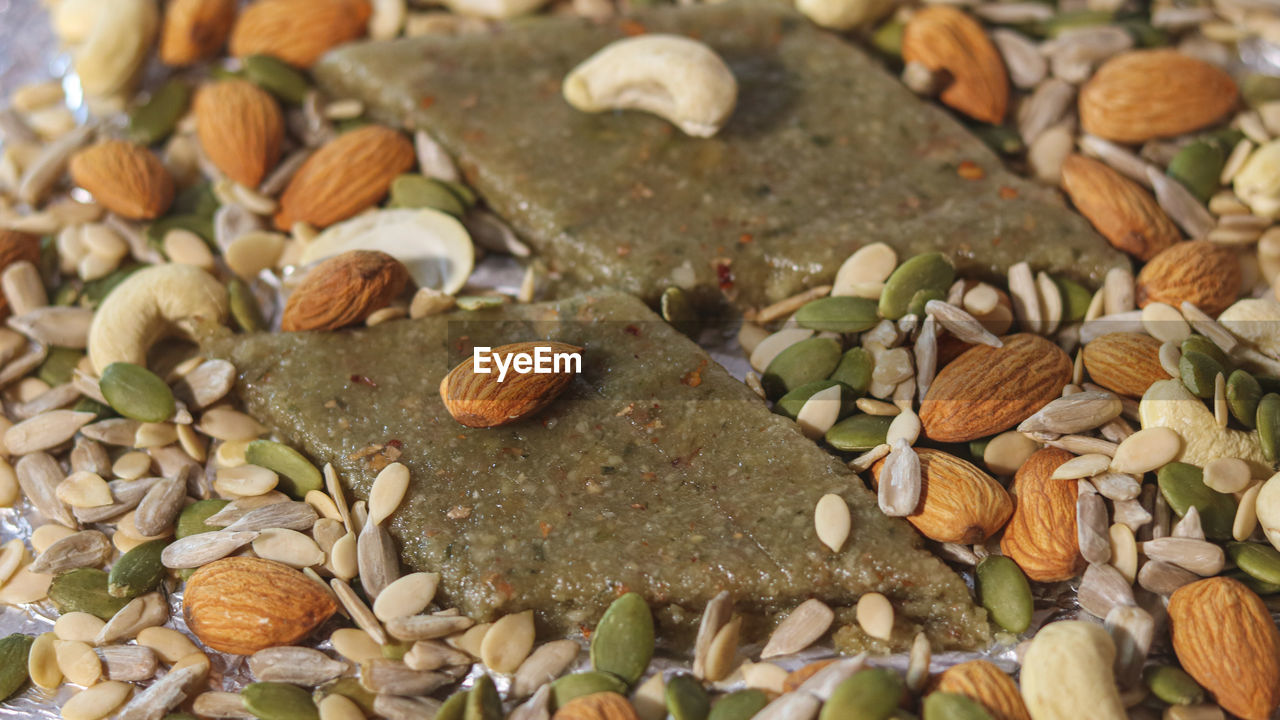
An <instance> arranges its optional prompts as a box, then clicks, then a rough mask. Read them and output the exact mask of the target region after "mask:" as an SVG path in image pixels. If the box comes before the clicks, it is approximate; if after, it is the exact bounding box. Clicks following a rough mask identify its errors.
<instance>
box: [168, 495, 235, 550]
mask: <svg viewBox="0 0 1280 720" xmlns="http://www.w3.org/2000/svg"><path fill="white" fill-rule="evenodd" d="M230 504H231V501H230V500H222V499H220V498H211V499H209V500H197V501H195V502H193V503H191V504H190V505H188V506H186V507H184V508H182V512H181V513H180V514H179V515H178V523H177V526H176V527H175V529H174V533H173V534H174V537H175V538H176V539H178V540H181V539H182V538H184V537H187V536H188V535H199V534H200V533H207V532H213V531H214V530H221V529H222V528H220V527H215V526H213V525H206V524H205V522H204V521H205V520H208V519H209V518H211V517H213V516H214V515H216V514H218V511H220V510H222V509H223V508H225V507H226V506H227V505H230Z"/></svg>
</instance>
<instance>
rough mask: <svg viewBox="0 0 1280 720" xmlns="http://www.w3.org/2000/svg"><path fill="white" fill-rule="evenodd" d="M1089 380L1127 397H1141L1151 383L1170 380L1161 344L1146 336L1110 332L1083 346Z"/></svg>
mask: <svg viewBox="0 0 1280 720" xmlns="http://www.w3.org/2000/svg"><path fill="white" fill-rule="evenodd" d="M1084 369H1085V370H1086V371H1087V372H1088V373H1089V379H1091V380H1093V381H1094V382H1095V383H1097V384H1099V385H1101V386H1102V387H1104V388H1106V389H1108V390H1110V391H1112V392H1115V393H1119V394H1121V395H1124V396H1126V397H1131V398H1140V397H1142V394H1143V393H1145V392H1146V391H1147V388H1149V387H1151V383H1154V382H1156V381H1159V380H1168V379H1169V373H1167V372H1165V369H1164V366H1162V365H1161V364H1160V341H1159V340H1157V339H1155V338H1153V337H1151V336H1150V335H1147V334H1145V333H1132V332H1119V333H1107V334H1106V335H1103V336H1101V337H1098V338H1095V339H1094V340H1093V341H1092V342H1090V343H1089V344H1088V345H1085V346H1084Z"/></svg>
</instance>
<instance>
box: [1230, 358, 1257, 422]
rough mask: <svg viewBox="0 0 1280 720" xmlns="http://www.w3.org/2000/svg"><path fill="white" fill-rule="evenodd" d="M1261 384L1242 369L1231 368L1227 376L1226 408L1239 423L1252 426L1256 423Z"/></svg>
mask: <svg viewBox="0 0 1280 720" xmlns="http://www.w3.org/2000/svg"><path fill="white" fill-rule="evenodd" d="M1261 400H1262V386H1261V385H1259V384H1258V381H1257V380H1255V379H1254V377H1253V376H1252V375H1250V374H1249V373H1247V372H1245V371H1244V370H1233V371H1232V372H1231V376H1230V377H1228V378H1227V409H1229V410H1230V411H1231V417H1233V418H1235V419H1236V420H1237V421H1238V422H1239V423H1240V424H1241V425H1244V426H1245V427H1247V428H1252V427H1254V426H1255V425H1256V424H1257V423H1258V403H1259V402H1260V401H1261Z"/></svg>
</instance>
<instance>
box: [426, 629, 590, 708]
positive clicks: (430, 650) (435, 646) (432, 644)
mask: <svg viewBox="0 0 1280 720" xmlns="http://www.w3.org/2000/svg"><path fill="white" fill-rule="evenodd" d="M557 642H568V643H570V644H572V645H573V656H571V657H570V658H569V660H570V661H571V660H573V658H574V657H577V654H578V644H577V643H576V642H573V641H572V640H568V641H565V640H560V641H557ZM551 644H552V643H548V645H551ZM548 645H543V646H542V647H540V648H538V649H537V650H535V651H534V653H533V655H530V656H529V659H528V660H525V664H527V663H528V662H529V660H532V659H533V657H534V656H535V655H537V654H538V652H539V651H541V650H542V649H543V648H546V647H548ZM401 659H402V660H403V661H404V664H405V665H408V666H409V667H411V668H413V669H414V670H439V669H440V668H442V667H448V666H450V665H470V664H471V656H470V655H468V654H466V653H464V652H462V651H461V650H455V649H453V648H451V647H449V646H448V645H446V644H445V643H443V642H440V641H438V640H419V641H418V642H415V643H414V644H413V647H412V648H410V649H409V652H407V653H405V655H404V657H403V658H401ZM568 662H569V661H566V662H565V664H566V665H568ZM521 667H522V668H523V667H524V665H521ZM557 675H558V674H557ZM516 677H517V681H518V678H519V674H518V673H517V676H516ZM526 694H527V693H526ZM518 697H524V695H520V696H518Z"/></svg>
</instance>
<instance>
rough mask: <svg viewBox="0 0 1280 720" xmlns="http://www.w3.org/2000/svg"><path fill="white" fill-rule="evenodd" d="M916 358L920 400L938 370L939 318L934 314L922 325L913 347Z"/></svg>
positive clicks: (922, 398)
mask: <svg viewBox="0 0 1280 720" xmlns="http://www.w3.org/2000/svg"><path fill="white" fill-rule="evenodd" d="M912 352H913V353H914V354H915V360H916V396H917V398H918V399H919V400H920V401H923V400H924V396H925V395H926V394H927V393H928V392H929V386H930V385H932V384H933V378H934V376H935V375H936V374H937V372H938V320H937V318H935V317H933V316H932V315H930V316H928V317H926V318H925V319H924V322H923V323H921V325H920V334H919V335H918V336H916V344H915V346H914V347H913V348H912Z"/></svg>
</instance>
